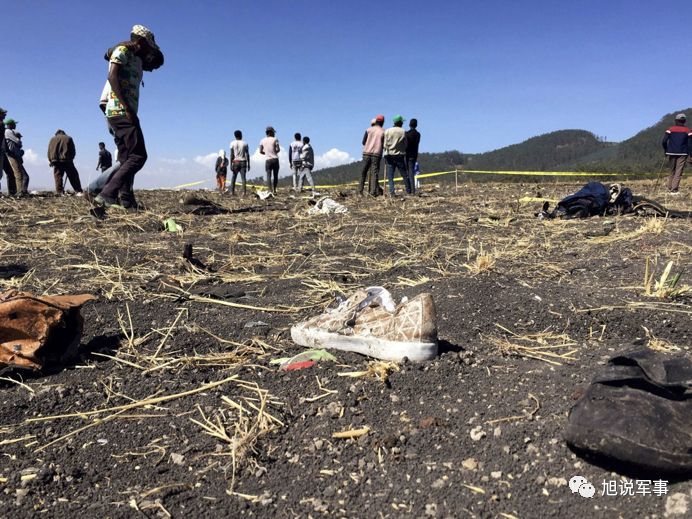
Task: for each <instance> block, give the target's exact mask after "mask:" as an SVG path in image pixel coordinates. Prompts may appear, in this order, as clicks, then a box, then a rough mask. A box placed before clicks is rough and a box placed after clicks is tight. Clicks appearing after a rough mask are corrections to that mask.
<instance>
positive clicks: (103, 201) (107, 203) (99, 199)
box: [92, 195, 122, 209]
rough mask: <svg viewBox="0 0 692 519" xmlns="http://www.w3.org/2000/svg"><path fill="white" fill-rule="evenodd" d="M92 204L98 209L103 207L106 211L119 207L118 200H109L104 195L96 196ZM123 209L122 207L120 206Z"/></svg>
mask: <svg viewBox="0 0 692 519" xmlns="http://www.w3.org/2000/svg"><path fill="white" fill-rule="evenodd" d="M92 203H93V204H94V205H95V206H96V207H103V208H104V209H108V208H109V207H113V206H114V205H118V204H117V202H116V200H115V199H114V198H108V197H105V196H103V195H96V196H95V197H94V199H93V200H92ZM118 207H122V206H118Z"/></svg>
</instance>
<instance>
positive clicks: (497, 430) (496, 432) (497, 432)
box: [493, 427, 502, 438]
mask: <svg viewBox="0 0 692 519" xmlns="http://www.w3.org/2000/svg"><path fill="white" fill-rule="evenodd" d="M493 436H494V437H495V438H499V437H500V436H502V429H501V428H500V427H495V430H494V431H493Z"/></svg>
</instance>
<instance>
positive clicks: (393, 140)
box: [384, 115, 413, 196]
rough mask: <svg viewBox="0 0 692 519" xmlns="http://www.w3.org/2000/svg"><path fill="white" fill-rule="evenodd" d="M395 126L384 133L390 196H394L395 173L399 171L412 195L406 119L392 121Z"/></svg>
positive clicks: (397, 116) (398, 117) (407, 191)
mask: <svg viewBox="0 0 692 519" xmlns="http://www.w3.org/2000/svg"><path fill="white" fill-rule="evenodd" d="M392 124H393V126H392V127H391V128H387V130H386V131H385V132H384V161H385V163H386V164H387V180H388V182H389V196H394V171H395V170H397V169H398V170H399V175H401V178H402V179H403V180H404V186H405V188H406V193H407V194H409V195H410V194H411V193H412V190H411V185H412V184H413V182H412V180H413V179H409V176H408V171H407V170H406V132H405V131H404V128H403V125H404V118H403V117H401V116H400V115H396V116H394V119H392Z"/></svg>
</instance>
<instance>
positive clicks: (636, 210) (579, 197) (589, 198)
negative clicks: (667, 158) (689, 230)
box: [536, 182, 692, 219]
mask: <svg viewBox="0 0 692 519" xmlns="http://www.w3.org/2000/svg"><path fill="white" fill-rule="evenodd" d="M549 208H550V203H549V202H545V203H544V204H543V209H542V210H541V211H540V212H538V213H536V216H537V217H538V218H541V219H544V218H548V219H550V218H564V219H571V218H588V217H590V216H606V215H614V214H639V215H647V214H654V215H658V216H667V217H670V218H692V211H674V210H671V209H666V208H665V207H663V206H662V205H661V204H659V203H658V202H656V201H655V200H649V199H648V198H645V197H643V196H635V195H634V194H633V193H632V190H631V189H629V188H628V187H621V186H620V185H619V184H613V185H612V186H610V187H608V186H606V185H604V184H601V183H600V182H589V183H588V184H586V185H584V187H582V188H581V189H580V190H579V191H577V192H576V193H574V194H572V195H569V196H566V197H565V198H563V199H562V200H560V201H559V202H558V204H557V206H556V207H555V209H553V210H552V211H549Z"/></svg>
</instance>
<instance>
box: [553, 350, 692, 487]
mask: <svg viewBox="0 0 692 519" xmlns="http://www.w3.org/2000/svg"><path fill="white" fill-rule="evenodd" d="M690 389H692V361H691V360H690V358H689V357H687V356H672V355H665V354H663V353H659V352H656V351H653V350H650V349H648V348H647V349H644V350H639V351H635V352H630V353H624V354H621V355H618V356H616V357H614V358H612V359H610V360H609V361H608V365H607V366H606V367H605V369H604V370H603V372H602V373H600V374H598V375H597V376H596V378H595V379H594V380H593V382H592V383H591V385H590V386H589V387H588V389H587V390H586V392H585V393H584V395H583V396H582V397H581V398H580V399H579V401H578V402H577V403H576V404H575V405H574V406H573V407H572V409H571V410H570V413H569V418H568V424H567V430H566V431H565V439H566V440H567V443H568V444H569V445H570V446H571V447H573V448H575V449H577V450H578V451H580V452H583V453H587V454H589V455H592V456H596V457H598V458H602V459H605V461H608V462H611V463H616V464H618V465H626V466H630V467H634V468H638V469H641V470H645V471H646V472H647V474H651V475H652V476H653V475H656V476H662V475H665V474H671V475H680V476H689V475H691V474H692V452H690V450H689V446H690V431H692V395H691V392H690ZM661 424H665V427H662V426H661Z"/></svg>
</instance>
